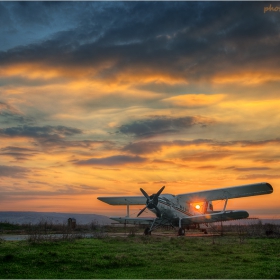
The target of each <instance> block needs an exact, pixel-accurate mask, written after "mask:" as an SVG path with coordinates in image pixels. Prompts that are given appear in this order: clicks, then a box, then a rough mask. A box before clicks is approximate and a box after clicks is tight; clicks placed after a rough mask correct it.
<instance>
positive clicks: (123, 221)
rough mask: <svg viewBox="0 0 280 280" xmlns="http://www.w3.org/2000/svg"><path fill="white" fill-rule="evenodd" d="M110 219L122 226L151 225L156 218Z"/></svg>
mask: <svg viewBox="0 0 280 280" xmlns="http://www.w3.org/2000/svg"><path fill="white" fill-rule="evenodd" d="M110 219H111V220H114V221H116V222H119V223H121V224H134V225H149V224H151V223H152V222H153V221H154V219H155V218H129V217H110Z"/></svg>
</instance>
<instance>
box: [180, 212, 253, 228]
mask: <svg viewBox="0 0 280 280" xmlns="http://www.w3.org/2000/svg"><path fill="white" fill-rule="evenodd" d="M248 217H249V213H248V212H246V211H243V210H235V211H225V212H217V213H212V214H204V215H197V216H189V217H187V218H183V219H182V220H181V223H182V225H190V224H193V223H197V224H201V223H213V222H220V221H230V220H237V219H245V218H248Z"/></svg>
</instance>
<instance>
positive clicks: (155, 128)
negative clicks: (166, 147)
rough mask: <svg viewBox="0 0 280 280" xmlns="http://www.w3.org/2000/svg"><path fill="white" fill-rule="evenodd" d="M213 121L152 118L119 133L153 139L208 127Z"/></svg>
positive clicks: (123, 126) (130, 125)
mask: <svg viewBox="0 0 280 280" xmlns="http://www.w3.org/2000/svg"><path fill="white" fill-rule="evenodd" d="M212 122H213V121H212V120H210V119H207V118H202V117H182V118H170V117H165V116H152V117H150V118H149V119H144V120H139V121H134V122H132V123H129V124H124V125H122V126H120V127H119V130H118V132H119V133H123V134H131V135H133V136H135V137H152V136H157V135H161V134H167V133H177V132H180V131H182V130H185V129H188V128H191V127H192V126H195V125H201V126H207V125H209V124H210V123H212Z"/></svg>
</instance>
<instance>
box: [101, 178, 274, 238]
mask: <svg viewBox="0 0 280 280" xmlns="http://www.w3.org/2000/svg"><path fill="white" fill-rule="evenodd" d="M164 188H165V187H164V186H163V187H162V188H161V189H160V190H159V191H158V192H157V193H155V194H152V195H148V194H147V193H146V192H145V190H143V189H142V188H140V191H141V192H142V194H143V195H141V196H120V197H117V196H114V197H98V199H99V200H101V201H103V202H105V203H108V204H110V205H126V206H127V215H126V216H125V217H116V216H115V217H110V219H112V220H114V221H117V222H119V223H123V224H143V225H147V227H146V229H145V231H144V234H145V235H149V234H151V232H152V231H153V230H154V229H156V228H157V227H159V226H172V227H174V228H175V227H176V228H177V227H178V235H185V230H186V229H190V228H196V229H199V230H201V231H203V232H204V233H207V228H208V226H209V225H208V224H209V223H213V222H219V221H229V220H237V219H245V218H248V217H249V213H248V212H247V211H244V210H227V209H226V206H227V203H228V200H229V199H233V198H240V197H248V196H256V195H264V194H270V193H272V192H273V188H272V186H271V185H270V184H269V183H255V184H248V185H240V186H233V187H225V188H220V189H211V190H206V191H199V192H190V193H183V194H178V195H173V194H162V191H163V190H164ZM215 200H224V204H223V209H222V210H219V211H215V210H214V209H213V203H212V202H213V201H215ZM130 205H145V206H144V208H143V209H141V211H140V212H139V213H138V215H137V217H130V215H129V206H130ZM146 209H148V210H150V211H151V212H153V213H154V214H155V217H151V218H149V217H139V216H140V215H141V214H142V213H143V212H144V211H145V210H146Z"/></svg>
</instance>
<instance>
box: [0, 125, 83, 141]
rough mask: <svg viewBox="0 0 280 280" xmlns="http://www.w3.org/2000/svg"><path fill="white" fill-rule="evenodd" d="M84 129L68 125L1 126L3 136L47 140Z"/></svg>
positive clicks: (0, 130) (58, 138) (54, 139)
mask: <svg viewBox="0 0 280 280" xmlns="http://www.w3.org/2000/svg"><path fill="white" fill-rule="evenodd" d="M81 133H82V130H80V129H77V128H71V127H66V126H50V125H46V126H28V125H23V126H17V127H8V128H0V136H3V137H12V138H14V137H26V138H33V139H40V140H45V141H56V140H60V139H62V138H64V137H67V136H73V135H76V134H81Z"/></svg>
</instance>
